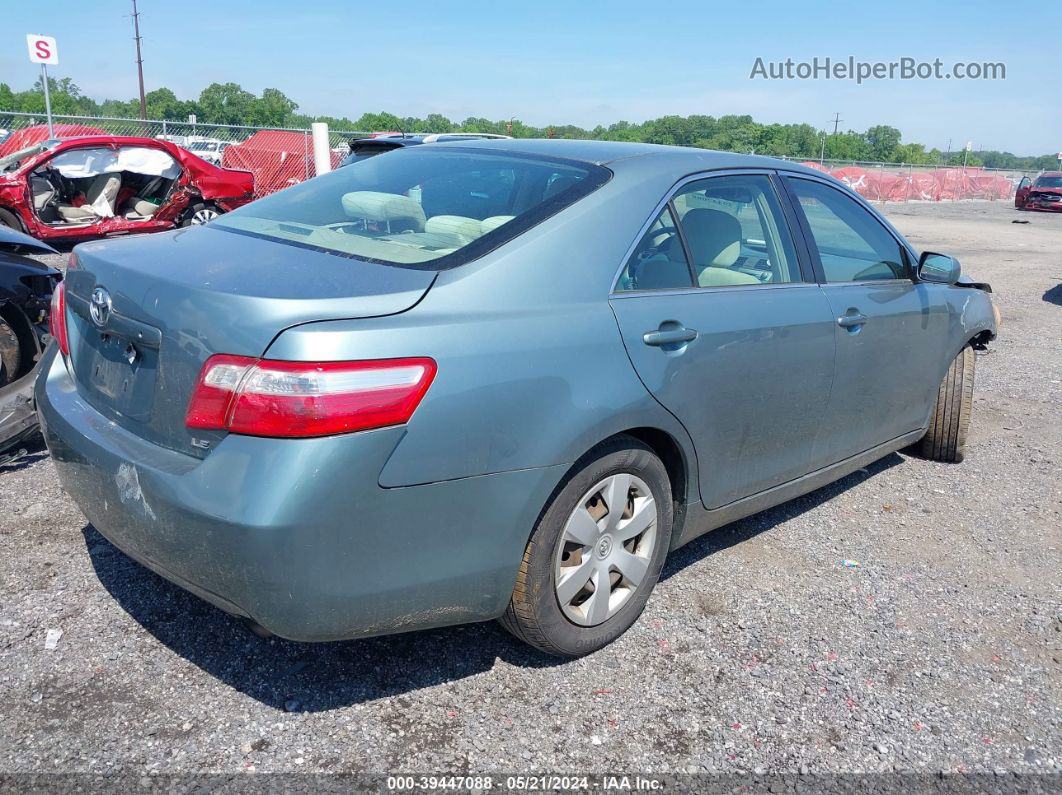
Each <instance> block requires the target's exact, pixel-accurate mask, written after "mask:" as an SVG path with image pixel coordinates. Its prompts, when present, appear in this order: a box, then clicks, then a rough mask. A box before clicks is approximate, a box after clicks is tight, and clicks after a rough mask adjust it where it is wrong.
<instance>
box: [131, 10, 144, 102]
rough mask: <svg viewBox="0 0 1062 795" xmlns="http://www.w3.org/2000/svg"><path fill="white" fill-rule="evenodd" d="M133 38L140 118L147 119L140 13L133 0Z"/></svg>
mask: <svg viewBox="0 0 1062 795" xmlns="http://www.w3.org/2000/svg"><path fill="white" fill-rule="evenodd" d="M133 34H134V35H133V38H135V39H136V74H137V77H138V78H139V80H140V118H141V119H146V118H147V100H146V99H144V59H143V57H142V56H141V54H140V12H139V11H137V10H136V0H133Z"/></svg>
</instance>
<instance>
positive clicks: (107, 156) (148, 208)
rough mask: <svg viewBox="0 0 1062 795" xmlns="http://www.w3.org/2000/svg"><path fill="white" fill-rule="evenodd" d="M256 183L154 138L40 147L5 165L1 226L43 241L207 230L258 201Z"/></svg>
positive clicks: (93, 139) (0, 170) (1, 161)
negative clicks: (192, 227)
mask: <svg viewBox="0 0 1062 795" xmlns="http://www.w3.org/2000/svg"><path fill="white" fill-rule="evenodd" d="M253 189H254V177H253V176H252V175H251V174H250V173H248V172H246V171H235V170H233V169H226V168H219V167H218V166H215V165H212V164H211V163H208V162H206V161H205V160H203V159H201V158H199V157H197V156H196V155H194V154H192V153H191V152H189V151H187V150H185V149H182V148H181V147H179V146H177V145H175V144H172V143H170V142H169V141H158V140H155V139H154V138H132V137H124V136H114V135H93V136H84V137H80V138H68V139H65V140H61V141H60V140H50V141H42V142H40V143H37V144H35V145H33V146H30V147H28V148H26V149H22V150H20V151H18V152H12V153H11V154H9V155H5V156H4V157H0V225H4V226H10V227H13V228H15V229H21V230H23V231H26V232H28V233H29V234H31V235H33V236H34V237H36V238H38V239H40V240H52V239H60V238H67V239H79V238H80V239H84V238H89V237H101V236H108V235H121V234H129V233H132V232H159V231H162V230H164V229H173V228H174V227H177V226H190V225H192V224H201V223H206V222H207V221H209V220H211V219H213V218H215V217H217V216H218V215H219V214H221V213H224V212H228V211H229V210H234V209H235V208H237V207H240V206H242V205H244V204H247V202H249V201H251V200H252V199H253V198H254V195H253V192H254V191H253Z"/></svg>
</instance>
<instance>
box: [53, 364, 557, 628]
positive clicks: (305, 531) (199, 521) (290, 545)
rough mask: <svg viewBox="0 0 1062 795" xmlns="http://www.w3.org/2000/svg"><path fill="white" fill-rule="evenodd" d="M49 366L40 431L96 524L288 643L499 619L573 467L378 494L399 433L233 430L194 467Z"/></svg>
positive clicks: (165, 572)
mask: <svg viewBox="0 0 1062 795" xmlns="http://www.w3.org/2000/svg"><path fill="white" fill-rule="evenodd" d="M42 368H43V370H42V373H41V376H40V378H39V379H38V383H37V390H36V396H37V404H38V412H39V415H40V420H41V427H42V430H43V432H44V437H45V440H46V442H47V444H48V448H49V450H50V451H51V454H52V458H53V460H54V462H55V466H56V469H57V470H58V473H59V477H60V479H61V481H62V484H63V487H64V488H65V489H66V490H67V492H69V494H70V495H71V496H72V497H73V498H74V500H75V501H76V502H77V504H78V506H79V507H80V508H81V510H82V511H83V512H84V514H85V516H86V517H87V518H88V520H89V521H90V522H91V523H92V525H93V526H94V527H95V528H96V529H97V530H98V531H99V532H100V533H102V534H103V535H104V536H106V537H107V538H108V539H109V540H110V541H112V542H113V543H114V544H115V546H117V547H118V548H120V549H122V550H123V551H125V552H126V553H127V554H128V555H130V556H131V557H133V558H134V559H136V560H138V561H140V562H141V563H143V564H144V565H146V566H148V567H149V568H151V569H153V570H155V571H156V572H158V573H159V574H161V575H162V576H163V577H166V578H167V579H169V580H171V581H173V582H175V583H177V584H178V585H180V586H182V587H184V588H186V589H187V590H190V591H192V592H193V593H195V594H197V595H199V596H201V597H203V598H205V599H207V600H208V601H210V602H213V603H214V604H216V605H218V606H219V607H221V608H222V609H224V610H227V611H229V612H232V613H236V614H239V615H244V616H247V617H250V618H252V619H254V620H255V621H256V622H258V623H259V624H261V625H262V626H264V627H265V628H266V629H268V630H269V631H271V632H273V633H275V634H277V635H280V636H282V637H285V638H290V639H292V640H304V641H319V640H335V639H342V638H353V637H359V636H364V635H374V634H388V633H393V632H401V631H406V630H411V629H419V628H425V627H433V626H442V625H447V624H458V623H464V622H469V621H478V620H485V619H490V618H494V617H497V616H498V615H500V614H501V613H502V612H503V611H504V609H505V606H506V604H507V603H508V599H509V596H510V594H511V593H512V588H513V584H514V582H515V579H516V572H517V569H518V567H519V564H520V559H521V556H522V554H523V550H524V545H525V544H526V541H527V538H528V536H529V535H530V532H531V529H532V527H533V524H534V522H535V520H536V518H537V516H538V513H539V511H540V510H541V508H542V506H543V505H544V504H545V502H546V500H547V499H548V497H549V494H550V492H551V491H552V489H553V488H554V486H555V485H556V483H557V482H558V481H559V479H560V477H561V476H562V474H563V472H564V471H565V470H566V468H567V467H566V466H565V465H560V466H556V467H546V468H541V469H530V470H522V471H517V472H505V473H499V474H495V475H487V476H483V477H476V478H464V479H461V480H453V481H446V482H442V483H432V484H427V485H422V486H411V487H406V488H394V489H385V488H381V487H380V486H379V485H378V479H379V474H380V471H381V470H382V468H383V465H384V464H385V463H386V461H387V459H388V457H389V456H390V454H391V452H392V451H393V450H394V448H395V446H396V445H397V444H398V442H399V440H400V439H401V437H402V435H403V434H404V433H405V429H404V428H388V429H383V430H379V431H370V432H364V433H357V434H349V435H346V436H336V437H330V438H326V439H297V440H276V439H256V438H252V437H246V436H238V435H230V436H228V437H226V438H225V439H223V440H222V441H221V442H220V443H219V444H218V445H217V447H216V448H215V449H214V450H213V451H212V452H211V453H210V455H209V456H207V457H206V458H205V459H203V460H199V459H197V458H193V457H191V456H188V455H185V454H183V453H178V452H174V451H171V450H167V449H164V448H162V447H159V446H157V445H154V444H151V443H149V442H146V441H144V440H143V439H141V438H140V437H138V436H136V435H135V434H133V433H130V432H129V431H127V430H125V429H123V428H121V427H119V426H117V425H115V424H113V423H112V422H110V421H109V420H108V419H106V418H105V417H103V416H102V415H101V414H99V413H98V412H97V411H95V409H93V408H92V407H91V406H89V405H88V404H87V403H85V401H83V400H82V399H81V398H80V397H79V396H78V393H77V389H76V386H75V385H74V383H73V381H72V379H71V378H70V376H69V374H68V373H67V370H66V367H65V366H64V364H63V362H62V361H61V360H60V359H58V358H57V357H56V355H55V352H54V351H52V352H50V353H49V354H48V356H47V357H46V358H45V360H44V362H43V364H42Z"/></svg>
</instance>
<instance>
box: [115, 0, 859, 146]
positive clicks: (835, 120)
mask: <svg viewBox="0 0 1062 795" xmlns="http://www.w3.org/2000/svg"><path fill="white" fill-rule="evenodd" d="M133 2H134V3H135V2H136V0H133ZM832 121H833V134H834V135H837V125H839V124H840V123H841V121H842V119H841V114H840V113H835V114H833V119H832Z"/></svg>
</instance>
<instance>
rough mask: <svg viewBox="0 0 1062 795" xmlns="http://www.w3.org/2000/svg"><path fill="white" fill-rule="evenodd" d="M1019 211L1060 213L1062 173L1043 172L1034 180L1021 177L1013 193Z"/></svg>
mask: <svg viewBox="0 0 1062 795" xmlns="http://www.w3.org/2000/svg"><path fill="white" fill-rule="evenodd" d="M1014 206H1015V207H1017V208H1018V209H1019V210H1047V211H1048V212H1055V213H1058V212H1062V171H1045V172H1044V173H1043V174H1041V175H1040V176H1038V177H1037V178H1036V179H1035V180H1032V179H1030V178H1029V177H1022V180H1021V182H1019V183H1018V189H1017V190H1016V191H1015V193H1014Z"/></svg>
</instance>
